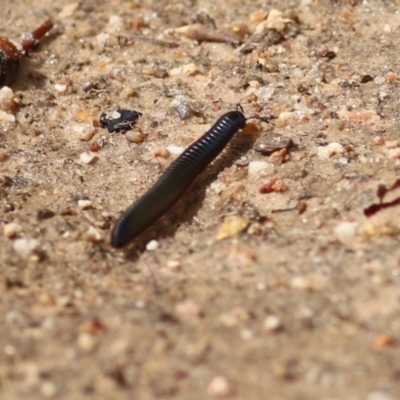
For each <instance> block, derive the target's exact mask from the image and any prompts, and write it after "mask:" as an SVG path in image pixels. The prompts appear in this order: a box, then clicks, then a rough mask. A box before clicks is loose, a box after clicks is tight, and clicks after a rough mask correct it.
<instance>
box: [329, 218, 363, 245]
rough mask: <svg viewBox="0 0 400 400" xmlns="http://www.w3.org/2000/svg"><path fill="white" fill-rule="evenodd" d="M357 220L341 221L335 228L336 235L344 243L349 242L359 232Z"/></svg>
mask: <svg viewBox="0 0 400 400" xmlns="http://www.w3.org/2000/svg"><path fill="white" fill-rule="evenodd" d="M357 229H358V223H357V222H347V221H346V222H341V223H339V224H338V225H336V227H335V229H334V233H335V236H336V237H337V239H338V240H339V241H340V242H342V243H343V244H346V243H348V241H349V240H351V239H352V238H354V236H355V235H356V233H357Z"/></svg>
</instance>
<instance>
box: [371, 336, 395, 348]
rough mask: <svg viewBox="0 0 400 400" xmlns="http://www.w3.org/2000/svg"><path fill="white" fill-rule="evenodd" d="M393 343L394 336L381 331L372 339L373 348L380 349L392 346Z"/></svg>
mask: <svg viewBox="0 0 400 400" xmlns="http://www.w3.org/2000/svg"><path fill="white" fill-rule="evenodd" d="M394 343H395V340H394V337H393V336H392V335H388V334H386V333H381V334H380V335H378V336H376V337H375V338H374V341H373V347H374V348H375V349H381V348H383V347H388V346H392V345H393V344H394Z"/></svg>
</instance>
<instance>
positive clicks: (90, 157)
mask: <svg viewBox="0 0 400 400" xmlns="http://www.w3.org/2000/svg"><path fill="white" fill-rule="evenodd" d="M79 158H80V160H81V161H82V162H83V163H84V164H90V163H91V162H93V161H94V160H95V158H97V157H96V154H94V153H90V152H87V151H85V152H83V153H81V154H80V156H79Z"/></svg>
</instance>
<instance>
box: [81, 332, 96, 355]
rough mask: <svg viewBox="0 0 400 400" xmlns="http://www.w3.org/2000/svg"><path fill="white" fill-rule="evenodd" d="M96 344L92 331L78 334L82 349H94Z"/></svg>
mask: <svg viewBox="0 0 400 400" xmlns="http://www.w3.org/2000/svg"><path fill="white" fill-rule="evenodd" d="M95 345H96V340H95V338H94V337H93V335H91V334H90V333H87V332H82V333H81V334H80V335H79V336H78V346H79V348H81V349H82V350H85V351H92V350H93V349H94V347H95Z"/></svg>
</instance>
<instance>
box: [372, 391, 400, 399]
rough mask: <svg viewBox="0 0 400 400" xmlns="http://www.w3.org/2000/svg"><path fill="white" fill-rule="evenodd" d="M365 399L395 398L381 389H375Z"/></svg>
mask: <svg viewBox="0 0 400 400" xmlns="http://www.w3.org/2000/svg"><path fill="white" fill-rule="evenodd" d="M366 400H396V397H393V396H391V395H390V394H388V393H386V392H383V391H381V390H376V391H373V392H371V393H369V394H368V395H367V398H366Z"/></svg>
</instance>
